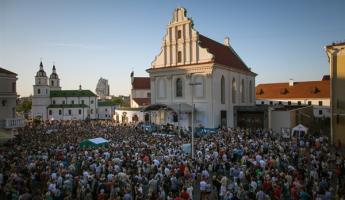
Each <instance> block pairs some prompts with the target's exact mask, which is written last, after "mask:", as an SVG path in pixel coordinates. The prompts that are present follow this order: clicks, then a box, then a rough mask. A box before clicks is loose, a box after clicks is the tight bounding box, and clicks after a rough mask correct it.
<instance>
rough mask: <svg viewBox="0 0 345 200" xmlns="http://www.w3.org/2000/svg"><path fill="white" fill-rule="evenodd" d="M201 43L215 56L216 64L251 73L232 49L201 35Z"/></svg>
mask: <svg viewBox="0 0 345 200" xmlns="http://www.w3.org/2000/svg"><path fill="white" fill-rule="evenodd" d="M199 42H200V46H201V47H203V48H207V49H208V51H209V52H210V53H211V54H213V55H214V62H215V63H218V64H221V65H225V66H227V67H230V68H236V69H239V70H243V71H248V72H250V69H249V68H248V67H247V65H246V64H245V63H244V62H243V61H242V60H241V58H240V57H239V56H238V55H237V53H236V52H235V51H234V50H233V49H232V48H231V47H228V46H226V45H224V44H221V43H219V42H216V41H214V40H212V39H210V38H208V37H206V36H203V35H201V34H199Z"/></svg>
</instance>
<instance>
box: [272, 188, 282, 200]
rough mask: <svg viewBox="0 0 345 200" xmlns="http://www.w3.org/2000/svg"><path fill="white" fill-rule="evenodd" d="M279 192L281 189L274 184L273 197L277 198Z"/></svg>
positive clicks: (278, 197) (279, 194)
mask: <svg viewBox="0 0 345 200" xmlns="http://www.w3.org/2000/svg"><path fill="white" fill-rule="evenodd" d="M281 194H282V189H281V188H280V186H279V185H276V186H275V187H274V199H277V200H279V199H280V196H281Z"/></svg>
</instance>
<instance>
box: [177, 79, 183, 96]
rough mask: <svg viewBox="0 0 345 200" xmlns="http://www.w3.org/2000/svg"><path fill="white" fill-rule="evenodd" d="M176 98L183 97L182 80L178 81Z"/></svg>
mask: <svg viewBox="0 0 345 200" xmlns="http://www.w3.org/2000/svg"><path fill="white" fill-rule="evenodd" d="M176 97H182V80H181V79H180V78H178V79H176Z"/></svg>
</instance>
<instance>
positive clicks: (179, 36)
mask: <svg viewBox="0 0 345 200" xmlns="http://www.w3.org/2000/svg"><path fill="white" fill-rule="evenodd" d="M181 37H182V34H181V30H178V31H177V39H180V38H181Z"/></svg>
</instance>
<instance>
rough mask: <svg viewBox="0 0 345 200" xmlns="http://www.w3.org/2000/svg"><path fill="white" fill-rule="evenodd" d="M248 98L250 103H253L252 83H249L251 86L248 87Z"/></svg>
mask: <svg viewBox="0 0 345 200" xmlns="http://www.w3.org/2000/svg"><path fill="white" fill-rule="evenodd" d="M248 87H249V88H248V89H249V90H248V94H249V95H248V96H249V103H252V102H253V88H252V81H249V86H248Z"/></svg>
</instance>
